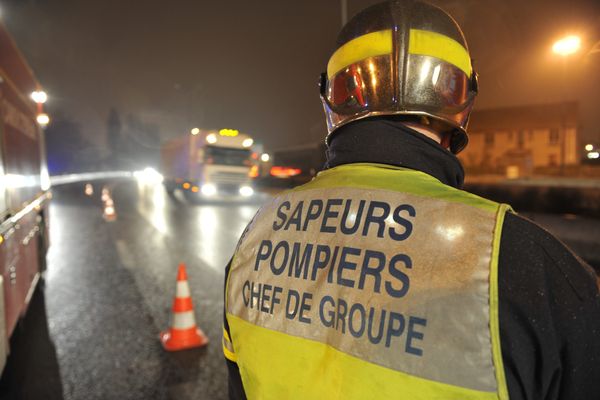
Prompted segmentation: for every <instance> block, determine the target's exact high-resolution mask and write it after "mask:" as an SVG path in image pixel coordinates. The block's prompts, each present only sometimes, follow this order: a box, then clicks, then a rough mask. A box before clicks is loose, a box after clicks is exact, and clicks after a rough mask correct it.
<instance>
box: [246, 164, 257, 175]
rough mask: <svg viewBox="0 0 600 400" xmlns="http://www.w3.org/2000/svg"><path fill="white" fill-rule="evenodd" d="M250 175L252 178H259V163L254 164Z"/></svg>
mask: <svg viewBox="0 0 600 400" xmlns="http://www.w3.org/2000/svg"><path fill="white" fill-rule="evenodd" d="M248 176H249V177H250V178H258V165H253V166H252V168H250V171H248Z"/></svg>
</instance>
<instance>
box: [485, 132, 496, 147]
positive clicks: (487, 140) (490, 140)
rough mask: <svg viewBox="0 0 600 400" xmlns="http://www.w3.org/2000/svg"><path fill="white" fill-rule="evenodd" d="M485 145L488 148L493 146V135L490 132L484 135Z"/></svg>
mask: <svg viewBox="0 0 600 400" xmlns="http://www.w3.org/2000/svg"><path fill="white" fill-rule="evenodd" d="M485 144H487V145H490V146H491V145H493V144H494V134H493V133H492V132H486V133H485Z"/></svg>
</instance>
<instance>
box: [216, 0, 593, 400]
mask: <svg viewBox="0 0 600 400" xmlns="http://www.w3.org/2000/svg"><path fill="white" fill-rule="evenodd" d="M477 91H478V87H477V75H476V73H475V71H474V69H473V65H472V61H471V58H470V55H469V52H468V48H467V44H466V42H465V39H464V37H463V34H462V32H461V30H460V28H459V26H458V25H457V24H456V22H455V21H454V20H453V19H452V18H451V17H450V16H449V15H448V14H446V13H445V12H444V11H442V10H441V9H439V8H437V7H434V6H432V5H429V4H426V3H423V2H420V1H413V0H396V1H389V2H385V3H381V4H377V5H374V6H372V7H370V8H367V9H366V10H364V11H363V12H361V13H359V14H358V15H357V16H355V17H354V18H353V19H352V20H351V21H350V22H349V23H348V24H347V25H346V26H345V27H344V28H343V29H342V31H341V33H340V34H339V37H338V42H337V49H336V50H335V51H334V52H333V55H332V56H331V58H330V59H329V62H328V65H327V72H326V73H325V74H323V75H322V78H321V98H322V101H323V105H324V108H325V114H326V117H327V125H328V130H329V134H328V136H327V138H326V142H327V145H328V152H327V153H328V154H327V155H328V161H327V166H326V167H327V168H326V169H325V170H324V171H322V172H320V173H319V174H318V175H317V177H316V178H315V179H313V180H312V181H311V182H309V183H308V184H305V185H303V186H300V187H298V188H295V189H294V190H292V191H289V192H285V193H283V194H280V195H279V196H277V197H275V198H274V199H273V200H272V201H271V202H269V203H268V204H266V205H265V206H263V207H262V208H261V209H260V210H259V212H258V213H257V215H256V216H255V217H254V219H253V220H252V222H251V223H250V224H249V225H248V227H247V229H246V230H245V232H244V233H243V235H242V237H241V239H240V242H239V244H238V247H237V249H236V251H235V254H234V256H233V258H232V260H231V262H230V264H229V265H228V267H227V272H226V285H225V323H224V338H223V351H224V353H225V356H226V358H227V364H228V368H229V373H230V396H231V398H234V399H237V398H245V397H247V398H249V399H367V398H368V399H372V398H373V399H376V398H377V399H392V398H401V399H434V398H435V399H461V400H465V399H508V398H510V399H592V398H600V380H599V379H598V377H600V297H599V294H598V287H597V285H596V280H595V277H594V273H593V271H592V270H591V268H589V266H587V265H586V264H584V263H583V262H582V261H580V260H579V259H578V258H577V257H575V256H574V255H573V254H572V253H571V252H570V251H569V250H568V249H567V248H566V247H565V246H564V245H563V244H561V243H560V242H559V241H558V240H556V239H555V238H554V237H552V236H551V235H550V234H549V233H548V232H546V231H544V230H543V229H541V228H539V227H538V226H536V225H535V224H533V223H532V222H530V221H528V220H526V219H524V218H522V217H519V216H518V215H516V214H515V213H514V212H512V210H511V208H510V206H508V205H506V204H498V203H495V202H492V201H489V200H486V199H483V198H480V197H477V196H475V195H472V194H470V193H467V192H464V191H462V190H460V189H459V188H460V187H461V185H462V183H463V178H464V172H463V169H462V167H461V164H460V163H459V161H458V159H457V158H456V156H455V154H456V153H458V152H460V151H461V150H462V149H463V148H464V147H465V146H466V145H467V141H468V136H467V131H466V127H467V122H468V119H469V114H470V112H471V109H472V106H473V102H474V99H475V96H476V94H477Z"/></svg>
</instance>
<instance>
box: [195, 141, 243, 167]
mask: <svg viewBox="0 0 600 400" xmlns="http://www.w3.org/2000/svg"><path fill="white" fill-rule="evenodd" d="M204 161H206V163H208V164H219V165H239V166H242V165H245V166H249V165H250V150H249V149H233V148H228V147H213V146H208V147H206V150H205V152H204Z"/></svg>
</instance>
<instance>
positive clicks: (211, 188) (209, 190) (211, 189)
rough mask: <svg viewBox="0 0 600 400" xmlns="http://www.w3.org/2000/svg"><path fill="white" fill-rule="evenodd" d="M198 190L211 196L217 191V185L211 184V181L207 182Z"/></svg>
mask: <svg viewBox="0 0 600 400" xmlns="http://www.w3.org/2000/svg"><path fill="white" fill-rule="evenodd" d="M200 191H201V192H202V194H203V195H205V196H213V195H215V194H216V193H217V187H216V186H215V185H213V184H212V183H207V184H204V185H202V188H201V189H200Z"/></svg>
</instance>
